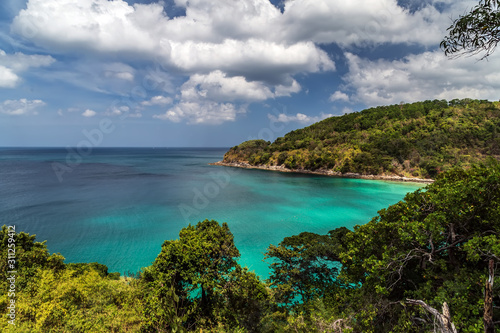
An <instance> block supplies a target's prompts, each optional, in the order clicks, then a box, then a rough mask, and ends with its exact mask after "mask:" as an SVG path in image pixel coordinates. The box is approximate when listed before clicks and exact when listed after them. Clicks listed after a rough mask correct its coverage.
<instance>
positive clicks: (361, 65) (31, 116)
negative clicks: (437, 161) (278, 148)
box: [0, 0, 500, 147]
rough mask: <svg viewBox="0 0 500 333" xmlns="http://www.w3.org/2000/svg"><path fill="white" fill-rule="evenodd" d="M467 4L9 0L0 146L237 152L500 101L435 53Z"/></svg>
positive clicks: (470, 71)
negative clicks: (340, 125)
mask: <svg viewBox="0 0 500 333" xmlns="http://www.w3.org/2000/svg"><path fill="white" fill-rule="evenodd" d="M475 4H477V1H460V0H443V1H434V0H400V1H396V0H349V1H344V0H272V1H269V0H217V1H214V0H189V1H188V0H165V1H146V0H143V1H131V0H128V1H123V0H114V1H108V0H27V1H26V0H2V1H1V3H0V146H4V147H5V146H7V147H10V146H16V147H17V146H29V147H35V146H36V147H38V146H50V147H78V146H89V145H91V146H92V147H98V146H100V147H231V146H234V145H237V144H239V143H241V142H243V141H245V140H248V139H264V140H266V141H274V140H275V139H276V138H277V137H280V136H283V135H284V134H286V133H287V132H289V131H291V130H294V129H297V128H302V127H304V126H308V125H310V124H312V123H314V122H317V121H320V120H322V119H324V118H327V117H330V116H339V115H343V114H346V113H350V112H354V111H360V110H363V109H365V108H369V107H375V106H380V105H390V104H398V103H400V102H406V103H410V102H415V101H422V100H432V99H446V100H451V99H454V98H478V99H488V100H498V99H499V96H498V95H497V92H498V91H499V88H500V59H499V57H500V55H499V54H498V52H497V53H494V54H493V55H492V56H490V57H489V58H488V59H487V60H479V59H480V56H476V57H462V58H458V59H449V58H447V57H446V56H444V54H443V51H442V50H440V49H439V43H440V41H441V40H442V39H443V37H444V36H445V35H446V29H447V28H448V27H449V26H450V24H451V23H452V19H454V18H457V17H458V16H459V15H461V14H465V13H466V12H468V10H470V9H471V7H473V6H474V5H475Z"/></svg>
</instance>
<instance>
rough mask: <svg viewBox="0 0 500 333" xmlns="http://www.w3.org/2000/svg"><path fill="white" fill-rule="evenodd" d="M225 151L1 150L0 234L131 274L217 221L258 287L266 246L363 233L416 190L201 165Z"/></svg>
mask: <svg viewBox="0 0 500 333" xmlns="http://www.w3.org/2000/svg"><path fill="white" fill-rule="evenodd" d="M227 150H228V148H94V149H89V148H87V149H86V150H85V149H81V148H0V225H4V224H5V225H12V226H15V228H16V231H18V232H19V231H24V232H27V233H30V234H36V240H37V241H40V242H41V241H46V245H47V248H48V250H49V251H50V252H51V253H60V254H61V255H63V256H64V257H65V258H66V259H65V262H67V263H68V262H99V263H101V264H105V265H107V266H108V270H109V272H119V273H121V274H127V275H130V274H132V273H137V272H139V271H140V270H141V269H142V268H144V267H146V266H149V265H151V264H152V263H153V261H154V260H155V258H156V257H157V255H158V254H159V253H160V251H161V245H162V244H163V242H164V241H165V240H172V239H177V238H178V235H179V231H180V230H181V229H182V228H184V227H186V226H188V225H189V224H192V225H193V224H196V223H197V222H199V221H203V220H204V219H210V220H211V219H213V220H216V221H218V222H220V223H222V222H226V223H227V224H228V225H229V228H230V230H231V232H232V233H233V235H234V241H235V244H236V247H237V248H238V249H239V251H240V254H241V257H240V259H239V263H240V264H241V265H242V266H247V267H248V268H249V270H250V271H254V272H255V273H256V274H257V275H259V276H260V278H261V279H265V278H267V277H268V274H269V271H270V270H269V262H267V261H265V260H264V253H265V252H266V249H267V248H268V247H269V245H270V244H274V245H278V244H279V242H281V241H282V240H283V238H284V237H288V236H292V235H297V234H299V233H301V232H304V231H307V232H314V233H318V234H326V233H327V232H328V231H329V230H332V229H335V228H338V227H341V226H345V227H348V228H350V229H352V228H353V227H354V226H355V225H359V224H365V223H367V222H369V221H370V219H371V218H373V217H374V216H376V215H377V212H378V211H379V210H380V209H383V208H386V207H388V206H389V205H391V204H394V203H397V202H398V201H400V200H402V199H403V198H404V196H405V194H406V193H408V192H413V191H415V190H417V189H419V188H421V187H422V186H423V185H422V184H416V183H399V182H390V181H378V180H361V179H345V178H334V177H326V176H319V175H306V174H299V173H281V172H276V171H264V170H250V169H240V168H232V167H224V166H214V165H209V163H212V162H216V161H220V160H222V158H223V155H224V153H225V152H226V151H227Z"/></svg>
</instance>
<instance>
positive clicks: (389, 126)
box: [223, 99, 500, 178]
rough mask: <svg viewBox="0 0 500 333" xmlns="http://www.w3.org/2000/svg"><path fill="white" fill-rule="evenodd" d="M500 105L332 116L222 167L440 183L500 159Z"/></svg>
mask: <svg viewBox="0 0 500 333" xmlns="http://www.w3.org/2000/svg"><path fill="white" fill-rule="evenodd" d="M499 128H500V106H499V103H498V102H488V101H480V100H471V99H463V100H452V101H450V102H447V101H445V100H434V101H425V102H417V103H412V104H400V105H392V106H381V107H376V108H371V109H367V110H364V111H361V112H354V113H350V114H346V115H343V116H339V117H331V118H328V119H325V120H323V121H320V122H318V123H316V124H313V125H311V126H308V127H306V128H303V129H298V130H295V131H292V132H290V133H288V134H286V135H285V136H284V137H280V138H278V139H277V140H276V141H274V142H273V143H270V142H266V141H264V140H252V141H247V142H244V143H242V144H240V145H238V146H235V147H233V148H231V149H230V150H229V151H228V152H227V153H226V154H225V155H224V160H223V162H226V163H235V162H236V163H248V164H250V165H254V166H265V165H268V166H284V167H285V168H287V169H290V170H311V171H315V170H319V171H326V170H331V171H334V172H336V173H359V174H362V175H399V176H406V177H417V178H435V177H436V175H437V174H439V173H440V172H442V171H445V170H447V169H449V168H450V167H451V166H462V167H466V166H468V165H470V164H471V163H474V162H479V161H484V160H486V158H487V157H489V156H495V157H497V158H498V157H499V156H500V133H499V132H498V129H499Z"/></svg>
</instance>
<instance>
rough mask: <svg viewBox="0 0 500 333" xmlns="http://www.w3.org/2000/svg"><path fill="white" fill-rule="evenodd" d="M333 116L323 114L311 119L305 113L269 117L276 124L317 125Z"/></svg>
mask: <svg viewBox="0 0 500 333" xmlns="http://www.w3.org/2000/svg"><path fill="white" fill-rule="evenodd" d="M332 116H333V115H332V114H324V113H322V114H321V115H319V116H316V117H311V116H308V115H305V114H303V113H297V114H296V115H288V114H286V113H280V114H279V115H278V116H277V117H276V116H275V115H273V114H268V115H267V117H268V118H269V119H270V120H272V121H274V122H279V123H290V122H298V123H301V124H307V125H310V124H313V123H316V122H318V121H320V120H323V119H326V118H329V117H332Z"/></svg>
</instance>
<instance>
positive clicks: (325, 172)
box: [209, 161, 434, 184]
mask: <svg viewBox="0 0 500 333" xmlns="http://www.w3.org/2000/svg"><path fill="white" fill-rule="evenodd" d="M209 164H210V165H220V166H228V167H234V168H243V169H259V170H271V171H280V172H295V173H305V174H314V175H323V176H332V177H341V178H356V179H371V180H390V181H397V182H414V183H425V184H430V183H433V182H434V180H433V179H423V178H410V177H402V176H386V175H361V174H359V173H351V172H348V173H341V172H335V171H332V170H324V169H323V170H315V171H311V170H305V169H302V170H299V169H296V170H290V169H287V168H285V167H284V166H271V165H250V164H248V163H245V162H231V163H229V162H224V161H219V162H215V163H209Z"/></svg>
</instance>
